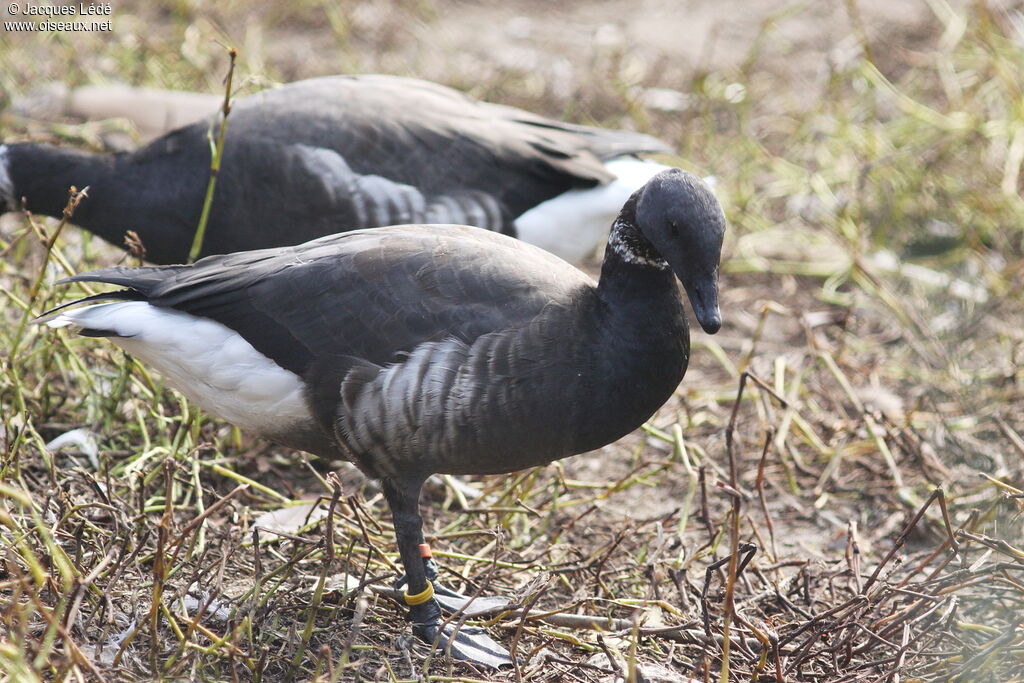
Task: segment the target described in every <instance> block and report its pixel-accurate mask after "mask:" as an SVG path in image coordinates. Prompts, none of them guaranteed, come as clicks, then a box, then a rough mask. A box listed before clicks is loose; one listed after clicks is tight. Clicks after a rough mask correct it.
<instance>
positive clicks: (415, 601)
mask: <svg viewBox="0 0 1024 683" xmlns="http://www.w3.org/2000/svg"><path fill="white" fill-rule="evenodd" d="M404 597H405V604H407V605H409V607H415V606H416V605H422V604H423V603H425V602H426V601H427V600H430V599H431V598H432V597H434V584H432V583H430V582H429V581H427V588H426V590H424V591H423V592H422V593H417V594H416V595H409V593H406V594H405V596H404Z"/></svg>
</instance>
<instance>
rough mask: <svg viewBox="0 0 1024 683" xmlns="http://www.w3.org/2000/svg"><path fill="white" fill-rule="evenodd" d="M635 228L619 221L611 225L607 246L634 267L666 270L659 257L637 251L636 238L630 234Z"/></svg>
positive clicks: (663, 262)
mask: <svg viewBox="0 0 1024 683" xmlns="http://www.w3.org/2000/svg"><path fill="white" fill-rule="evenodd" d="M635 232H636V228H633V227H632V226H627V225H626V224H625V223H624V222H623V221H622V220H621V219H616V220H615V222H614V223H612V231H611V232H610V233H609V234H608V246H609V247H611V250H612V251H614V252H615V253H616V254H618V256H619V258H620V259H622V260H623V261H625V262H626V263H630V264H632V265H636V266H649V267H652V268H657V269H658V270H667V269H668V262H667V261H665V259H663V258H661V257H660V256H655V257H654V258H651V257H650V256H647V255H645V254H641V253H639V251H638V250H637V246H638V245H637V244H636V243H635V242H636V238H632V237H631V236H630V233H635Z"/></svg>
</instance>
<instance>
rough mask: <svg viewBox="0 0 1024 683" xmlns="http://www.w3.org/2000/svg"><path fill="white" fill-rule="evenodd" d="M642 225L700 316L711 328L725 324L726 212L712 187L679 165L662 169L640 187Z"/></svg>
mask: <svg viewBox="0 0 1024 683" xmlns="http://www.w3.org/2000/svg"><path fill="white" fill-rule="evenodd" d="M635 196H636V208H635V212H636V213H635V215H636V223H635V224H636V227H637V229H638V230H639V232H640V234H641V235H642V236H643V237H645V238H646V239H647V241H648V242H649V243H650V247H651V248H652V249H653V251H655V252H656V253H657V255H658V256H660V257H661V258H662V259H663V260H664V261H665V263H667V264H668V267H669V268H671V269H672V272H673V273H675V275H676V277H678V278H679V280H680V281H681V282H682V283H683V288H684V289H685V290H686V295H687V296H688V297H689V299H690V305H691V306H692V307H693V312H694V315H695V316H696V317H697V322H699V323H700V326H701V327H702V328H703V329H704V331H705V332H707V333H708V334H714V333H715V332H717V331H718V330H719V328H720V327H721V326H722V314H721V312H720V311H719V309H718V267H719V262H720V261H721V254H722V238H723V237H724V235H725V214H724V213H723V212H722V206H721V205H720V204H719V203H718V199H717V198H716V197H715V194H714V192H712V191H711V188H710V187H708V186H707V184H706V183H704V181H703V180H701V179H700V178H698V177H697V176H695V175H693V174H690V173H687V172H686V171H682V170H680V169H678V168H673V169H669V170H667V171H662V172H661V173H659V174H658V175H656V176H654V177H653V178H651V180H649V181H648V182H647V184H646V185H644V186H643V187H642V188H640V190H638V191H637V194H636V195H635Z"/></svg>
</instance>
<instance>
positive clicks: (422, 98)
mask: <svg viewBox="0 0 1024 683" xmlns="http://www.w3.org/2000/svg"><path fill="white" fill-rule="evenodd" d="M209 127H210V124H209V122H207V121H201V122H198V123H194V124H192V125H188V126H185V127H183V128H180V129H178V130H176V131H173V132H171V133H168V134H167V135H165V136H163V137H161V138H159V139H157V140H155V141H153V142H152V143H150V144H149V145H147V146H146V147H144V148H142V149H140V150H138V151H135V152H130V153H121V154H112V155H97V154H88V153H84V152H79V151H74V150H69V149H64V148H59V147H54V146H51V145H44V144H34V143H19V144H9V145H6V146H0V211H3V210H15V209H16V208H18V203H19V201H20V200H21V198H22V197H24V198H25V200H26V206H27V208H28V209H29V210H31V211H34V212H36V213H40V214H45V215H50V216H59V215H60V212H61V210H62V209H63V208H64V205H65V203H66V201H67V192H68V188H69V187H70V186H71V185H75V186H77V187H79V188H82V187H85V186H89V188H90V192H89V197H88V198H87V199H85V200H84V201H83V202H82V203H81V205H80V206H79V208H78V210H77V211H76V213H75V216H74V222H75V223H76V224H78V225H80V226H81V227H83V228H85V229H87V230H89V231H91V232H94V233H96V234H97V235H99V236H101V237H103V238H104V239H106V240H107V241H109V242H111V243H112V244H115V245H118V246H123V241H124V235H125V232H126V231H127V230H134V231H136V232H137V233H138V234H139V236H140V237H141V238H142V241H143V244H144V246H145V248H146V254H147V258H148V259H149V260H150V261H153V262H155V263H182V262H184V261H185V260H186V258H187V255H188V251H189V248H190V246H191V243H192V237H193V235H194V232H195V228H196V226H197V224H198V222H199V216H200V212H201V208H202V204H203V198H204V196H205V192H206V187H207V182H208V180H209V167H210V145H209V141H208V139H207V134H208V131H209ZM667 151H670V150H669V148H668V147H667V146H666V145H665V144H664V143H662V142H660V141H658V140H655V139H654V138H651V137H649V136H647V135H642V134H638V133H630V132H626V131H615V130H600V129H597V128H589V127H586V126H576V125H572V124H567V123H560V122H557V121H553V120H550V119H546V118H543V117H540V116H535V115H533V114H530V113H528V112H525V111H522V110H519V109H514V108H511V107H505V106H501V105H496V104H489V103H486V102H477V101H475V100H471V99H469V98H468V97H466V96H464V95H462V94H461V93H458V92H456V91H454V90H450V89H448V88H444V87H442V86H439V85H436V84H434V83H429V82H425V81H419V80H414V79H408V78H397V77H392V76H332V77H325V78H316V79H311V80H306V81H300V82H297V83H292V84H290V85H286V86H283V87H280V88H277V89H271V90H266V91H263V92H260V93H257V94H255V95H250V96H247V97H242V98H239V99H237V100H236V101H235V102H234V104H233V109H232V113H231V115H230V119H229V123H228V129H227V136H226V143H225V151H224V158H223V163H222V167H221V173H220V176H219V178H218V184H217V191H216V195H215V198H214V202H213V207H212V213H211V215H210V218H209V223H208V226H207V232H206V237H205V240H204V245H203V254H204V255H205V254H223V253H229V252H234V251H242V250H249V249H262V248H268V247H278V246H287V245H292V244H299V243H302V242H305V241H308V240H311V239H314V238H316V237H320V236H323V235H327V234H331V233H335V232H341V231H343V230H350V229H357V228H368V227H376V226H382V225H395V224H400V223H416V222H425V223H465V224H469V225H476V226H478V227H482V228H486V229H489V230H494V231H498V232H503V233H506V234H513V235H514V234H515V233H516V225H515V220H516V219H517V217H520V216H521V215H522V214H523V213H524V212H526V211H528V210H529V209H531V208H533V207H536V206H537V205H538V204H541V203H542V202H545V201H546V200H549V199H551V198H553V197H556V196H559V195H562V194H563V193H565V192H567V191H569V190H573V189H584V188H591V187H595V186H604V185H607V184H609V183H611V182H612V181H614V180H615V178H616V174H617V173H619V174H621V173H622V171H621V170H620V171H614V170H610V168H609V167H606V166H605V163H604V162H606V161H609V160H612V159H616V158H617V157H622V156H624V155H633V154H641V153H651V152H667ZM637 163H639V162H637ZM659 168H662V167H659V166H657V165H651V166H650V167H649V169H646V170H647V175H646V177H639V178H638V179H637V180H638V181H634V179H633V178H632V176H633V175H636V173H634V172H632V171H629V172H628V173H627V174H628V175H630V176H631V177H630V178H629V179H628V180H627V181H626V182H627V183H635V184H634V185H633V186H632V187H627V188H625V194H624V195H622V196H621V197H619V198H618V199H617V201H615V202H614V203H613V204H612V206H611V211H612V215H614V211H616V210H617V209H618V207H619V206H620V205H621V203H622V201H623V199H624V198H625V196H628V194H629V193H630V192H632V191H633V190H635V189H636V188H637V187H639V186H640V185H641V184H642V183H643V182H644V181H646V179H647V178H648V177H650V175H653V174H654V173H656V172H657V170H659ZM641 170H645V169H641ZM640 175H641V176H642V175H643V174H642V173H641V174H640ZM541 222H542V223H543V222H545V221H543V220H542V221H541ZM603 222H604V225H607V220H604V221H603ZM531 229H532V230H533V231H534V232H536V231H537V230H539V229H546V226H543V227H542V228H537V227H536V226H534V227H532V228H531ZM551 229H552V230H556V229H558V226H557V225H552V226H551ZM543 239H544V237H543V235H542V236H541V237H540V238H538V239H535V240H533V241H543ZM568 239H589V238H587V237H579V238H568ZM593 246H594V245H593V244H592V243H589V242H588V244H587V245H585V246H584V249H592V248H593ZM563 255H566V256H569V257H571V258H575V257H574V256H572V255H571V254H563Z"/></svg>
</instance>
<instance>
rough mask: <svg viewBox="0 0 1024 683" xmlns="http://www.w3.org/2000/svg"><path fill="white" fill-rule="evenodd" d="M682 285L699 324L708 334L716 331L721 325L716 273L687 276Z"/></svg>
mask: <svg viewBox="0 0 1024 683" xmlns="http://www.w3.org/2000/svg"><path fill="white" fill-rule="evenodd" d="M716 270H717V269H716ZM683 287H684V288H685V289H686V295H687V296H689V297H690V305H691V306H692V307H693V314H694V315H695V316H697V322H699V323H700V326H701V327H702V328H703V329H704V331H705V332H707V333H708V334H714V333H715V332H718V330H719V329H720V328H721V327H722V313H721V311H719V310H718V274H717V273H714V274H708V275H701V276H697V277H693V278H688V279H687V281H685V282H683Z"/></svg>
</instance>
